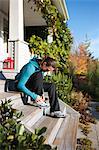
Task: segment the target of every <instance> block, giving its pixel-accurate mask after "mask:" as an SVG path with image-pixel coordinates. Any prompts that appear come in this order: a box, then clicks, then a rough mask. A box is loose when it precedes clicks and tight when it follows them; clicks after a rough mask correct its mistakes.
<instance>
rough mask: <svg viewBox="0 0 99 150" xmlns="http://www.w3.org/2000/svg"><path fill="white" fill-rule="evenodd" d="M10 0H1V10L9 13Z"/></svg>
mask: <svg viewBox="0 0 99 150" xmlns="http://www.w3.org/2000/svg"><path fill="white" fill-rule="evenodd" d="M8 1H9V0H0V11H1V12H2V13H3V14H5V15H8Z"/></svg>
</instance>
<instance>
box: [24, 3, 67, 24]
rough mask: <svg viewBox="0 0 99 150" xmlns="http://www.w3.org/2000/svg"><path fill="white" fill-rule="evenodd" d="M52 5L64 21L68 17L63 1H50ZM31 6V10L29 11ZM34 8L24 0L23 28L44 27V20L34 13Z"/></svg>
mask: <svg viewBox="0 0 99 150" xmlns="http://www.w3.org/2000/svg"><path fill="white" fill-rule="evenodd" d="M52 3H53V4H54V5H55V6H56V7H57V9H58V11H59V12H60V13H61V15H62V16H63V17H64V20H65V21H66V20H67V19H68V18H69V16H68V11H67V7H66V2H65V0H52ZM31 6H32V9H31ZM35 7H36V6H35V5H33V3H32V2H31V1H30V2H29V3H28V2H27V0H24V18H25V26H44V25H46V22H45V20H44V19H43V18H42V14H41V12H34V11H33V10H34V8H35Z"/></svg>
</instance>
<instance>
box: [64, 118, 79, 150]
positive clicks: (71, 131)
mask: <svg viewBox="0 0 99 150" xmlns="http://www.w3.org/2000/svg"><path fill="white" fill-rule="evenodd" d="M77 125H78V118H76V117H75V116H72V115H71V117H70V122H69V127H68V130H67V132H66V134H65V137H64V148H63V150H75V144H76V133H77Z"/></svg>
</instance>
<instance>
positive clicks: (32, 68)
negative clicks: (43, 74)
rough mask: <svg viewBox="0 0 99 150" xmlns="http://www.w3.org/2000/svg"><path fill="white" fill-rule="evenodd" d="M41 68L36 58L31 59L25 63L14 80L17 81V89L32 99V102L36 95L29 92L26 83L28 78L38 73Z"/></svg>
mask: <svg viewBox="0 0 99 150" xmlns="http://www.w3.org/2000/svg"><path fill="white" fill-rule="evenodd" d="M40 70H41V68H40V66H39V64H38V62H37V58H35V57H34V58H33V59H31V60H30V61H29V63H27V64H26V65H24V66H23V68H22V69H21V71H20V73H19V74H18V75H17V77H16V80H18V85H17V88H18V89H19V90H20V91H22V92H24V93H25V94H27V95H29V96H30V97H32V98H33V99H34V100H35V99H36V98H37V96H38V95H37V94H36V93H34V92H31V91H30V90H29V89H28V88H27V87H26V86H25V84H26V82H27V81H28V79H29V78H30V76H31V75H32V74H33V73H35V72H38V71H40Z"/></svg>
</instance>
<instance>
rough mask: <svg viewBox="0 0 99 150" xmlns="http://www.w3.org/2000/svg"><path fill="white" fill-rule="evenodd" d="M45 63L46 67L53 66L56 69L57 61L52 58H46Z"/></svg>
mask: <svg viewBox="0 0 99 150" xmlns="http://www.w3.org/2000/svg"><path fill="white" fill-rule="evenodd" d="M43 62H46V66H52V67H53V68H55V69H56V61H55V59H53V58H51V57H46V58H44V60H43Z"/></svg>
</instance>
